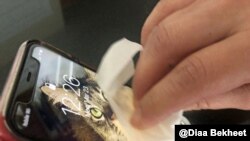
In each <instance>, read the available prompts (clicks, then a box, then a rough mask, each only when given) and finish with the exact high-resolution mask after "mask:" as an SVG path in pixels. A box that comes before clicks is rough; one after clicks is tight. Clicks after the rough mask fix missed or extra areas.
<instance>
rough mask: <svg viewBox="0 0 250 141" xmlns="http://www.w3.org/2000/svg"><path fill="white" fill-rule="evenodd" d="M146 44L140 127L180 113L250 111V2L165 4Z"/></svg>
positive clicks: (148, 26) (139, 73) (139, 80)
mask: <svg viewBox="0 0 250 141" xmlns="http://www.w3.org/2000/svg"><path fill="white" fill-rule="evenodd" d="M141 41H142V44H143V46H144V50H143V52H142V53H141V56H140V59H139V62H138V65H137V68H136V73H135V77H134V83H133V89H134V92H135V107H136V111H135V113H134V115H133V117H132V119H131V122H132V124H133V125H134V126H135V127H137V128H141V129H143V128H147V127H150V126H152V125H154V124H157V123H158V122H159V121H161V120H163V119H165V118H166V117H167V116H168V115H170V114H172V113H173V112H177V111H179V110H180V109H220V108H238V109H250V102H249V101H250V84H249V83H250V1H249V0H238V1H235V0H161V1H159V3H158V4H157V6H156V7H155V9H154V10H153V12H152V13H151V15H150V16H149V18H148V19H147V21H146V23H145V25H144V27H143V30H142V37H141Z"/></svg>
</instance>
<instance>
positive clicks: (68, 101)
mask: <svg viewBox="0 0 250 141" xmlns="http://www.w3.org/2000/svg"><path fill="white" fill-rule="evenodd" d="M0 125H1V126H3V127H1V128H4V129H5V130H6V133H7V132H8V134H10V136H9V138H11V139H9V138H8V139H7V140H27V141H58V140H60V141H126V137H125V135H124V134H123V132H122V127H121V126H120V124H119V122H118V121H117V119H116V118H115V115H114V113H113V111H112V110H111V107H110V106H109V103H108V101H107V99H106V98H105V97H104V94H103V92H102V90H101V89H100V87H99V86H98V85H97V83H96V81H95V71H94V70H93V69H91V68H90V67H88V66H87V65H85V64H84V63H81V62H80V61H79V60H78V59H77V58H75V57H72V56H71V55H70V54H67V53H65V52H63V51H61V50H59V49H57V48H55V47H53V46H51V45H49V44H48V43H45V42H43V41H39V40H30V41H26V42H24V43H23V44H22V45H21V47H20V48H19V50H18V53H17V55H16V59H15V61H14V64H13V67H12V70H11V72H10V74H9V77H8V79H7V83H6V85H5V87H4V90H3V93H2V99H1V124H0ZM2 130H3V129H2Z"/></svg>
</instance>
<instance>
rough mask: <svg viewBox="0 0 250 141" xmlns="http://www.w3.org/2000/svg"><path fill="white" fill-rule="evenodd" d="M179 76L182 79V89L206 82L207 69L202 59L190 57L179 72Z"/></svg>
mask: <svg viewBox="0 0 250 141" xmlns="http://www.w3.org/2000/svg"><path fill="white" fill-rule="evenodd" d="M177 75H179V77H180V82H179V85H181V86H182V87H185V86H189V84H192V85H193V84H199V83H201V81H203V80H205V78H206V76H207V67H206V65H205V63H204V61H202V59H200V57H195V56H193V57H190V58H187V59H186V62H185V63H183V65H182V66H180V67H179V69H178V70H177Z"/></svg>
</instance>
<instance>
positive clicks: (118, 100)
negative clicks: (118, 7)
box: [97, 39, 182, 141]
mask: <svg viewBox="0 0 250 141" xmlns="http://www.w3.org/2000/svg"><path fill="white" fill-rule="evenodd" d="M140 50H142V47H141V45H139V44H137V43H134V42H131V41H128V40H127V39H121V40H119V41H117V42H116V43H114V44H113V45H112V46H111V47H110V48H109V50H108V51H107V53H106V54H105V55H104V57H103V59H102V61H101V64H100V66H99V68H98V71H97V83H98V84H99V85H100V87H101V89H102V90H103V92H104V94H105V96H106V98H107V99H108V101H109V103H110V106H111V108H112V109H113V111H114V113H115V114H116V117H117V118H118V120H119V122H120V123H121V125H122V127H123V130H124V132H125V133H124V134H125V135H126V136H127V139H128V141H135V140H136V141H173V140H174V125H175V124H178V123H180V121H181V118H182V112H178V113H175V114H173V115H171V116H170V117H169V118H168V119H166V120H165V121H162V122H161V123H160V124H158V125H156V126H154V127H152V128H150V129H146V130H138V129H136V128H134V127H133V126H132V125H131V124H130V118H131V115H132V113H133V112H134V106H133V92H132V90H131V88H128V87H124V86H123V85H124V84H125V83H126V82H127V81H128V80H129V79H130V78H131V77H132V76H133V74H134V72H135V67H134V63H133V60H132V59H133V56H134V55H135V54H136V53H137V52H139V51H140Z"/></svg>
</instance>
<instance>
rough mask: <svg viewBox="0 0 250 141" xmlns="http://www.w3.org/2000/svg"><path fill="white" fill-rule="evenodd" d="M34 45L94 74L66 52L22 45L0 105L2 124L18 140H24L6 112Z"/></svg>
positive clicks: (27, 44) (29, 41) (47, 46)
mask: <svg viewBox="0 0 250 141" xmlns="http://www.w3.org/2000/svg"><path fill="white" fill-rule="evenodd" d="M34 45H38V46H43V47H46V48H48V49H49V50H51V51H53V52H55V53H57V54H60V55H61V56H63V57H65V58H67V59H69V60H71V61H73V62H75V63H77V64H79V65H81V66H83V67H86V68H88V69H89V70H91V71H93V72H95V69H93V67H90V66H89V65H86V64H85V63H83V62H81V61H80V60H79V59H78V58H76V57H74V56H72V55H71V54H69V53H66V52H64V51H62V50H60V49H58V48H56V47H54V46H52V45H50V44H48V43H46V42H44V41H41V40H28V41H26V42H24V43H22V44H21V46H20V48H19V50H18V52H17V55H16V57H15V61H14V63H13V65H12V69H11V71H10V73H9V77H8V79H7V81H6V84H5V87H4V89H3V92H2V99H1V105H0V108H1V109H2V111H1V114H2V117H4V118H5V120H4V124H5V126H6V128H7V129H8V130H9V131H10V132H11V134H13V135H14V136H16V137H18V138H19V139H24V137H22V136H21V135H20V134H19V133H18V132H17V129H14V126H12V125H11V124H10V123H11V122H10V121H8V119H10V118H8V117H7V116H8V115H10V114H8V113H12V111H8V110H9V109H11V107H12V106H14V104H15V103H13V97H14V94H15V90H16V88H17V85H18V82H19V79H20V76H21V75H22V69H23V67H24V63H25V61H26V59H27V55H28V53H29V52H30V49H31V48H32V46H34ZM12 109H13V108H12Z"/></svg>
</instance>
